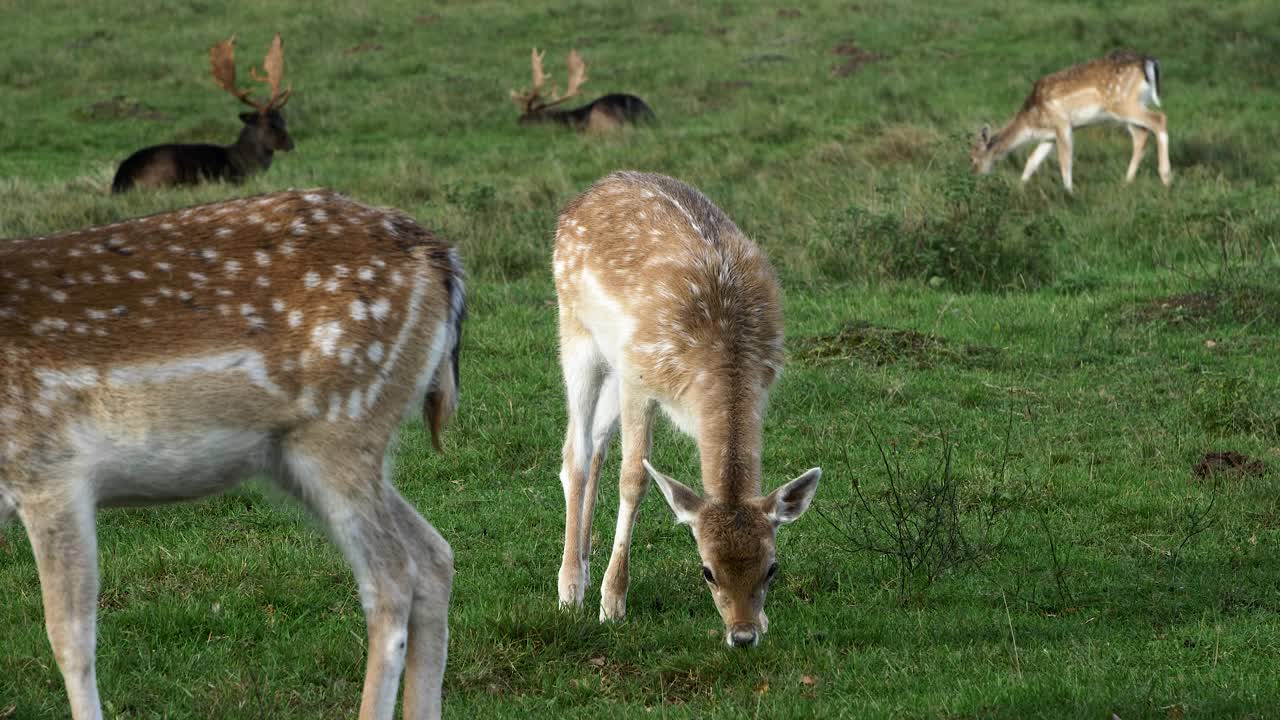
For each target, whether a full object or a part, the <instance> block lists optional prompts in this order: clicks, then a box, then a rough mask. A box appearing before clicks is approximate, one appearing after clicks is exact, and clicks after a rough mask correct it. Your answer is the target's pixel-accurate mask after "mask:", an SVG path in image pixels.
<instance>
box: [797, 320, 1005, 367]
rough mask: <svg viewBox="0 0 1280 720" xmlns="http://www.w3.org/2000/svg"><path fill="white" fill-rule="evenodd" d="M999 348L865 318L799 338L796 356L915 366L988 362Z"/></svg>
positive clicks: (808, 359)
mask: <svg viewBox="0 0 1280 720" xmlns="http://www.w3.org/2000/svg"><path fill="white" fill-rule="evenodd" d="M998 355H999V350H997V349H996V348H991V347H980V346H976V345H965V346H957V345H955V344H953V343H951V342H950V341H948V340H946V339H944V338H940V337H938V336H937V335H932V334H929V335H926V334H924V333H921V332H917V331H915V330H899V329H896V328H890V327H884V326H881V325H875V324H873V323H870V322H867V321H865V320H859V321H854V322H849V323H846V324H845V325H844V326H842V327H841V328H840V329H838V330H836V331H834V332H830V333H826V334H823V335H815V336H810V337H806V338H802V339H800V341H799V342H798V347H797V348H796V357H797V358H798V359H800V360H802V361H805V362H809V363H813V364H818V363H829V362H840V361H854V360H856V361H858V362H861V363H863V364H866V365H874V366H876V367H882V366H884V365H892V364H894V363H898V362H908V363H911V364H913V365H915V366H917V367H933V366H935V365H961V366H965V367H975V366H990V365H992V364H993V363H994V362H995V360H996V358H997V357H998Z"/></svg>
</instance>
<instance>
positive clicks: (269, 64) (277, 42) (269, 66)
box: [209, 33, 293, 112]
mask: <svg viewBox="0 0 1280 720" xmlns="http://www.w3.org/2000/svg"><path fill="white" fill-rule="evenodd" d="M209 66H210V68H211V69H212V71H213V80H214V82H216V83H218V87H220V88H222V89H223V90H226V91H227V92H229V93H231V94H232V95H234V96H235V97H237V98H239V99H240V102H242V103H244V104H245V105H248V106H250V107H253V108H256V109H257V110H258V112H267V111H268V110H279V109H280V108H282V107H284V104H285V102H287V101H288V100H289V94H290V93H292V92H293V88H292V87H289V88H288V89H286V90H285V91H284V92H281V91H280V80H281V79H282V77H283V76H284V40H283V39H282V38H281V37H280V33H276V36H275V38H274V39H272V41H271V48H270V49H268V50H267V55H266V57H265V58H263V61H262V67H263V68H264V69H265V71H266V73H267V74H266V77H263V76H262V75H259V74H258V71H257V69H256V68H250V69H249V76H250V77H252V78H253V79H254V80H257V81H258V82H261V83H266V84H268V85H269V86H270V87H271V96H270V97H269V98H268V99H267V101H266V102H263V103H260V102H257V101H255V100H253V99H252V98H250V97H249V91H248V90H244V89H241V88H238V87H236V36H235V35H232V36H231V37H229V38H227V39H226V40H223V41H222V42H220V43H218V44H217V45H214V46H213V47H211V48H209Z"/></svg>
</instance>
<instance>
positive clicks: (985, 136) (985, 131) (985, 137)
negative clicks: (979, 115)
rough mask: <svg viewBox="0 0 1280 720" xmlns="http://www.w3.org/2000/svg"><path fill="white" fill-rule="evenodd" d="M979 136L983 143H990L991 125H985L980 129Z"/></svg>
mask: <svg viewBox="0 0 1280 720" xmlns="http://www.w3.org/2000/svg"><path fill="white" fill-rule="evenodd" d="M978 137H979V138H980V139H981V140H982V144H983V145H986V144H988V143H990V142H991V127H990V126H989V125H983V126H982V129H981V130H979V131H978Z"/></svg>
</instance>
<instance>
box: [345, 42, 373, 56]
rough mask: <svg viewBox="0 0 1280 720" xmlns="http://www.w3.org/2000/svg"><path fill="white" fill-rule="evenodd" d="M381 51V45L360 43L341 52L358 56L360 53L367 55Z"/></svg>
mask: <svg viewBox="0 0 1280 720" xmlns="http://www.w3.org/2000/svg"><path fill="white" fill-rule="evenodd" d="M381 49H382V44H381V43H376V42H362V43H360V44H359V45H356V46H355V47H349V48H347V49H346V50H343V52H345V53H346V54H348V55H359V54H360V53H367V52H372V51H374V50H381Z"/></svg>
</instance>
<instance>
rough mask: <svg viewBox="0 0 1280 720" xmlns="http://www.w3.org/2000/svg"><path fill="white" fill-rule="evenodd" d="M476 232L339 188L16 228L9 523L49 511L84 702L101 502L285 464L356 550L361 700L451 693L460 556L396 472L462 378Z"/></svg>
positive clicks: (7, 261)
mask: <svg viewBox="0 0 1280 720" xmlns="http://www.w3.org/2000/svg"><path fill="white" fill-rule="evenodd" d="M462 283H463V279H462V268H461V265H460V262H459V260H458V257H457V255H456V253H455V251H454V250H453V249H452V248H450V247H449V246H448V245H446V244H444V243H443V242H441V241H439V240H437V239H436V238H435V237H434V236H433V235H432V234H431V233H430V232H428V231H427V230H425V229H423V228H422V227H421V226H419V225H418V224H417V223H415V222H414V221H413V220H412V219H410V218H409V217H407V216H405V215H404V214H402V213H400V212H398V211H395V210H388V209H379V208H373V207H367V206H364V205H361V204H358V203H356V202H354V201H352V200H349V199H347V198H345V197H343V196H341V195H338V194H336V193H332V192H329V191H324V190H313V191H306V192H284V193H277V194H273V195H265V196H261V197H256V198H246V199H241V200H234V201H230V202H223V203H216V204H211V205H203V206H198V207H193V208H189V209H186V210H182V211H179V212H172V213H167V214H163V215H155V216H151V217H145V218H140V219H135V220H128V221H125V222H120V223H115V224H113V225H107V226H105V227H98V228H92V229H89V230H83V231H80V232H73V233H69V234H65V235H56V236H52V237H40V238H30V239H22V240H8V241H3V242H0V337H3V338H4V344H3V346H0V521H3V520H5V519H7V518H8V517H9V516H12V515H14V514H16V515H17V516H18V517H19V518H21V520H22V523H23V525H25V526H26V529H27V535H28V537H29V538H30V540H31V547H32V550H33V552H34V554H35V560H36V567H37V570H38V571H39V575H40V585H41V590H42V592H43V600H44V612H45V623H46V626H47V629H48V634H49V641H50V643H51V644H52V646H53V653H54V657H55V659H56V660H57V663H58V667H59V669H60V670H61V671H62V676H63V680H64V681H65V683H66V689H67V694H68V696H69V699H70V704H71V715H72V717H74V718H75V719H76V720H90V719H97V718H101V717H102V711H101V707H100V704H99V699H98V689H97V683H96V677H95V670H94V668H95V662H94V655H95V652H94V650H95V644H96V630H95V615H96V611H97V595H98V569H97V547H96V540H95V531H94V525H95V521H94V515H95V510H96V509H97V508H99V507H104V506H114V505H132V504H150V503H159V502H169V501H180V500H190V499H195V498H200V497H204V496H207V495H211V494H214V493H218V492H221V491H224V490H227V489H229V488H231V487H233V486H235V485H236V484H237V483H239V482H240V481H242V480H244V479H246V478H248V477H250V476H255V475H266V476H268V477H269V478H271V479H272V480H274V481H275V482H276V483H277V484H279V485H280V486H281V487H282V488H284V489H285V490H286V491H287V492H289V493H290V494H292V495H293V496H295V497H296V498H298V499H299V500H300V501H301V502H302V503H303V504H305V505H306V506H308V507H309V508H310V509H311V510H312V511H313V512H314V513H315V514H316V515H317V516H318V517H319V518H320V520H321V521H322V522H323V523H324V525H325V526H326V527H327V529H328V531H329V534H330V535H331V536H332V539H333V541H334V542H335V543H336V544H337V545H338V546H339V547H340V548H341V550H342V552H343V555H344V556H345V557H346V559H347V561H348V562H349V563H350V565H351V567H352V569H353V570H354V572H355V576H356V582H357V584H358V586H359V590H360V600H361V605H362V606H363V608H364V611H365V617H366V620H367V624H368V627H367V629H368V640H369V645H368V652H369V658H368V665H367V668H366V671H365V680H364V693H363V698H362V700H361V706H360V717H361V718H363V719H365V720H371V719H373V718H379V719H381V718H390V717H391V716H392V712H393V710H394V708H395V705H396V695H397V688H398V687H399V683H400V675H401V673H402V671H403V674H404V676H405V685H404V716H405V717H407V718H436V717H438V716H439V715H440V691H441V678H442V676H443V672H444V665H445V652H446V646H447V638H448V628H447V623H446V619H447V617H446V615H447V608H448V604H449V593H450V588H451V584H452V576H453V560H452V554H451V550H450V548H449V544H448V543H447V542H445V540H444V539H443V538H442V537H441V536H440V534H439V533H437V532H436V530H435V529H434V528H432V527H431V525H429V524H428V523H427V522H426V521H425V520H424V519H423V518H422V516H421V515H419V514H418V513H417V511H415V510H414V509H413V507H412V506H411V505H409V503H408V502H406V501H405V500H404V498H402V497H401V496H400V494H399V493H398V492H397V491H396V489H395V488H394V487H393V486H392V484H391V477H390V470H391V467H392V463H391V460H392V453H393V447H394V442H393V436H394V435H395V432H396V427H397V425H398V424H399V422H400V419H401V417H402V416H403V415H404V414H405V413H406V411H407V410H417V409H419V408H421V410H422V413H423V414H424V416H425V417H424V420H425V422H426V425H427V426H428V427H429V428H430V430H431V435H432V439H433V441H434V442H435V443H436V446H437V447H439V444H440V433H441V428H442V426H443V424H444V423H445V421H446V420H447V419H448V418H449V417H450V415H451V414H452V413H453V411H454V408H455V406H456V403H457V392H458V344H459V337H460V334H461V326H462V320H463V315H464V308H463V284H462Z"/></svg>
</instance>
